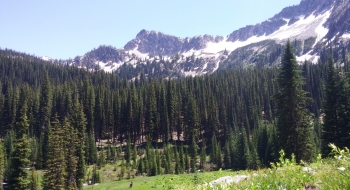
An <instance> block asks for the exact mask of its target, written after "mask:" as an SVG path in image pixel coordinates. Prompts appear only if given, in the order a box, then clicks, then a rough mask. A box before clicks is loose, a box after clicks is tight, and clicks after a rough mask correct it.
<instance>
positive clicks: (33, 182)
mask: <svg viewBox="0 0 350 190" xmlns="http://www.w3.org/2000/svg"><path fill="white" fill-rule="evenodd" d="M29 189H30V190H38V189H39V179H38V174H37V173H36V170H35V168H34V167H33V168H32V172H31V175H30V188H29Z"/></svg>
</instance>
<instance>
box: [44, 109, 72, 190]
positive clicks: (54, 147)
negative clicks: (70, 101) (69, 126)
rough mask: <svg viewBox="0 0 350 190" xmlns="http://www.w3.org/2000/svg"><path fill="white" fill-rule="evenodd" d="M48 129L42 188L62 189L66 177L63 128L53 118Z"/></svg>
mask: <svg viewBox="0 0 350 190" xmlns="http://www.w3.org/2000/svg"><path fill="white" fill-rule="evenodd" d="M51 125H52V127H51V130H49V131H48V144H47V145H46V146H47V150H48V152H47V160H46V171H45V173H44V181H43V188H44V190H50V189H53V190H54V189H64V188H65V185H66V179H67V166H66V155H65V147H64V145H65V142H64V139H63V137H64V130H63V129H62V126H61V124H60V122H59V120H58V117H57V115H56V117H55V118H54V120H53V122H52V123H51Z"/></svg>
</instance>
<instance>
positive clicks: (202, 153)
mask: <svg viewBox="0 0 350 190" xmlns="http://www.w3.org/2000/svg"><path fill="white" fill-rule="evenodd" d="M205 149H206V147H205V142H204V139H202V146H201V153H200V165H199V167H200V169H202V170H203V169H204V164H205V162H206V156H207V155H206V152H205Z"/></svg>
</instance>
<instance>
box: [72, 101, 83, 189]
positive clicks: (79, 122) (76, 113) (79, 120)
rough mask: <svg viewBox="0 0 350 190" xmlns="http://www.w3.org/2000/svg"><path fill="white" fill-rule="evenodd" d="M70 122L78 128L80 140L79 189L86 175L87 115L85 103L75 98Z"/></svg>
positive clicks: (77, 180) (78, 153) (77, 154)
mask: <svg viewBox="0 0 350 190" xmlns="http://www.w3.org/2000/svg"><path fill="white" fill-rule="evenodd" d="M70 123H71V126H73V127H74V129H76V130H77V138H78V139H77V140H78V142H79V144H78V147H77V151H76V156H77V157H78V163H77V171H76V186H77V187H78V189H82V188H83V181H84V177H85V160H86V157H85V149H86V143H87V142H86V139H87V138H86V125H87V122H86V117H85V114H84V109H83V105H82V104H81V103H80V102H79V101H78V99H76V100H75V103H74V106H73V110H72V113H71V114H70Z"/></svg>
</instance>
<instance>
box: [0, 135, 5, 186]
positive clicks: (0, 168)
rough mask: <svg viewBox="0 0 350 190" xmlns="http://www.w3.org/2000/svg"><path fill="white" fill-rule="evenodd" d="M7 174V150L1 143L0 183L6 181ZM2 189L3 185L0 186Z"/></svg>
mask: <svg viewBox="0 0 350 190" xmlns="http://www.w3.org/2000/svg"><path fill="white" fill-rule="evenodd" d="M4 173H5V150H4V146H3V143H2V142H0V182H3V181H4ZM0 189H3V186H2V183H1V184H0Z"/></svg>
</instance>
